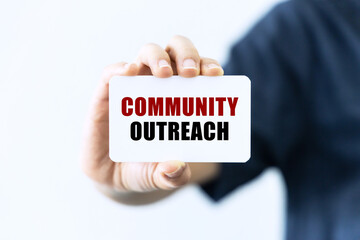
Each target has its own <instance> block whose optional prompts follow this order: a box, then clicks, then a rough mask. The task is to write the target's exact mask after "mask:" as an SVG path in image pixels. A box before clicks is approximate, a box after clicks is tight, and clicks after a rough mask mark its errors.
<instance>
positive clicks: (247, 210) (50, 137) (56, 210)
mask: <svg viewBox="0 0 360 240" xmlns="http://www.w3.org/2000/svg"><path fill="white" fill-rule="evenodd" d="M277 1H278V0H252V1H245V0H242V1H237V0H222V1H205V0H202V1H194V0H182V1H169V0H168V1H165V0H162V1H146V0H131V1H85V0H81V1H69V0H63V1H25V0H23V1H2V2H1V3H0V110H1V112H0V239H4V240H7V239H10V240H12V239H37V240H42V239H61V240H63V239H70V240H71V239H87V240H92V239H126V240H127V239H251V240H252V239H267V240H272V239H274V240H275V239H282V238H283V230H284V226H283V215H284V208H285V206H284V204H285V201H284V196H285V194H284V191H283V183H282V180H281V178H280V175H279V174H278V172H277V171H275V170H270V171H268V172H266V173H265V174H263V175H262V176H261V177H260V178H259V179H258V180H256V181H253V182H252V183H251V184H249V185H246V186H244V187H242V188H240V190H238V191H236V192H234V193H233V194H232V195H230V196H228V197H227V198H225V199H224V200H223V201H221V202H220V204H214V203H212V202H211V201H210V200H209V199H208V198H207V197H206V196H205V195H204V194H203V193H202V192H201V191H200V190H199V189H198V188H197V187H196V186H190V187H187V188H185V189H182V190H181V191H179V192H177V193H176V194H174V195H173V196H171V197H170V198H168V199H167V200H164V201H161V202H158V203H156V204H153V205H149V206H143V207H129V206H122V205H119V204H117V203H115V202H112V201H111V200H108V199H107V198H106V197H104V196H102V195H101V194H99V193H98V192H97V191H96V190H95V188H94V187H93V186H92V183H91V181H90V180H88V179H87V178H86V177H85V176H84V175H83V174H82V173H81V171H80V168H79V163H78V155H79V149H80V144H81V135H82V128H83V122H84V119H85V115H86V112H87V108H88V103H89V100H90V98H91V95H92V93H93V91H94V89H95V86H96V84H97V81H98V80H99V76H100V74H101V71H102V69H103V67H104V66H106V65H108V64H111V63H114V62H117V61H121V60H125V61H132V60H134V59H135V57H136V54H137V51H138V49H139V48H140V47H141V46H142V45H143V44H145V43H147V42H156V43H159V44H160V45H162V46H165V45H166V42H167V41H168V40H169V39H170V37H171V36H172V35H174V34H182V35H185V36H188V37H189V38H191V39H192V41H193V42H194V44H195V45H196V46H197V47H198V49H199V52H200V54H201V55H203V56H208V57H213V58H216V59H218V60H219V61H220V62H224V61H225V59H226V56H227V52H228V48H229V46H230V44H231V43H233V42H234V41H235V40H236V39H238V38H239V37H241V36H242V35H243V34H245V32H246V31H247V29H248V28H249V27H251V26H252V25H253V24H254V22H255V21H256V20H257V19H258V18H259V17H260V16H261V15H263V14H264V13H266V12H267V11H268V10H269V9H270V8H271V7H272V6H273V5H274V4H275V3H276V2H277Z"/></svg>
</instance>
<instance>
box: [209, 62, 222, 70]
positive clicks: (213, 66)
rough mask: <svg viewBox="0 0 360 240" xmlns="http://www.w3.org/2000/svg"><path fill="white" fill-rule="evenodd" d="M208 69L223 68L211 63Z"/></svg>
mask: <svg viewBox="0 0 360 240" xmlns="http://www.w3.org/2000/svg"><path fill="white" fill-rule="evenodd" d="M207 67H208V68H210V69H212V68H221V67H220V66H219V65H217V64H215V63H210V64H209V65H207Z"/></svg>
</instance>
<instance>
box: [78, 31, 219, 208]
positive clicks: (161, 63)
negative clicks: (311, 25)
mask: <svg viewBox="0 0 360 240" xmlns="http://www.w3.org/2000/svg"><path fill="white" fill-rule="evenodd" d="M223 73H224V71H223V69H222V68H221V66H220V65H219V63H218V62H217V61H215V60H213V59H209V58H200V56H199V54H198V52H197V50H196V48H195V47H194V45H193V44H192V43H191V41H190V40H188V39H187V38H184V37H181V36H175V37H173V38H172V39H171V41H170V42H169V44H168V46H167V48H166V49H162V48H161V47H160V46H158V45H156V44H147V45H145V46H144V47H143V48H142V49H141V50H140V53H139V55H138V58H137V61H136V63H130V64H129V63H125V62H121V63H117V64H113V65H110V66H108V67H107V68H105V70H104V73H103V76H102V80H101V81H100V84H99V87H98V88H97V92H96V94H95V96H94V100H93V102H92V104H91V109H90V114H89V117H88V118H87V124H86V130H85V137H84V147H83V151H82V157H81V158H82V159H81V160H82V168H83V170H84V172H85V173H86V174H87V175H88V176H89V177H90V178H91V179H93V180H94V181H95V182H96V183H97V186H98V189H99V190H100V191H101V192H102V193H104V194H105V195H106V196H109V197H110V198H112V199H114V200H116V201H118V202H121V203H124V204H133V205H138V204H146V203H151V202H154V201H157V200H160V199H162V198H164V197H166V196H168V195H170V194H171V193H172V192H174V191H175V189H178V188H179V187H181V186H184V185H186V184H188V183H199V184H201V183H205V182H208V181H210V180H212V179H213V178H215V177H216V174H217V172H218V168H219V165H217V164H215V163H201V164H200V163H191V164H187V163H183V162H180V161H168V162H162V163H148V162H146V159H144V162H142V163H128V162H124V163H115V162H113V161H112V160H111V159H110V158H109V117H108V114H109V80H110V79H111V78H112V77H113V76H135V75H154V76H156V77H161V78H166V77H170V76H172V75H173V74H179V75H180V76H183V77H195V76H197V75H199V74H201V75H207V76H220V75H223ZM124 148H126V146H124Z"/></svg>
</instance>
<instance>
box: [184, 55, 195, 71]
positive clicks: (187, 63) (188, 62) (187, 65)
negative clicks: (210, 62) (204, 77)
mask: <svg viewBox="0 0 360 240" xmlns="http://www.w3.org/2000/svg"><path fill="white" fill-rule="evenodd" d="M183 68H184V69H197V67H196V63H195V61H194V60H193V59H190V58H189V59H185V60H184V62H183Z"/></svg>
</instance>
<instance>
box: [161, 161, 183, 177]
mask: <svg viewBox="0 0 360 240" xmlns="http://www.w3.org/2000/svg"><path fill="white" fill-rule="evenodd" d="M174 164H177V167H176V169H175V170H174V171H173V172H170V173H165V175H166V176H168V177H169V178H175V177H178V176H179V175H180V174H181V173H182V171H181V169H182V168H183V167H184V166H185V163H183V162H180V161H174Z"/></svg>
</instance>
